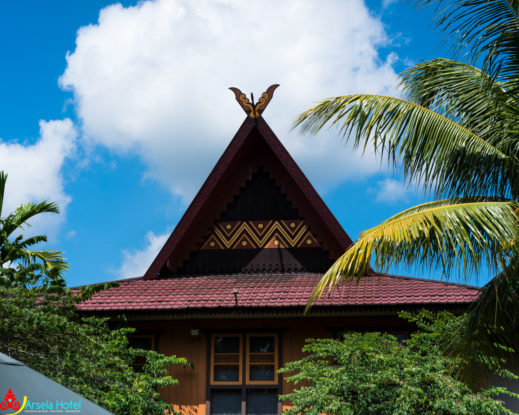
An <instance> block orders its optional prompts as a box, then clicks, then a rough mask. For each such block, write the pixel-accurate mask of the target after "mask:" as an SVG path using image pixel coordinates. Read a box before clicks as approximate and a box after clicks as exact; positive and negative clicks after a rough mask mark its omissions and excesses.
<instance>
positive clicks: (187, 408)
mask: <svg viewBox="0 0 519 415" xmlns="http://www.w3.org/2000/svg"><path fill="white" fill-rule="evenodd" d="M131 324H132V326H134V327H136V328H137V329H138V331H140V332H155V333H157V334H158V351H159V352H160V353H163V354H165V355H173V354H174V355H177V356H181V357H185V358H186V359H188V360H189V361H190V362H191V363H193V365H194V368H190V367H185V368H178V367H174V368H171V369H170V374H171V376H173V377H174V378H175V379H178V380H179V384H178V385H177V386H174V387H169V388H164V389H162V390H161V391H160V393H161V395H162V396H163V397H164V398H165V399H166V400H167V401H168V402H170V403H172V404H173V405H174V407H175V410H176V411H178V412H179V413H180V414H182V415H205V414H206V408H207V406H206V405H207V374H208V366H207V364H208V356H209V353H208V350H207V345H208V336H210V334H211V333H212V332H241V333H257V332H277V333H279V336H280V345H281V359H282V362H281V365H284V364H285V363H286V362H290V361H294V360H298V359H301V358H302V357H303V352H302V348H303V346H304V344H305V340H306V339H308V338H325V337H332V336H333V335H335V334H336V333H338V331H339V330H341V329H353V330H359V331H363V330H367V331H369V330H388V331H391V330H396V331H402V330H409V326H408V325H407V324H406V322H403V321H402V320H399V319H397V318H396V317H348V318H320V319H317V318H293V319H286V318H278V319H274V318H265V319H218V320H216V319H212V320H164V321H146V322H144V321H134V322H133V323H132V322H131ZM191 329H198V330H200V335H199V336H191V335H190V330H191ZM292 390H293V385H292V384H289V383H286V382H284V381H283V385H282V393H283V394H285V393H290V392H291V391H292ZM287 408H288V405H287V403H284V404H283V410H285V409H287Z"/></svg>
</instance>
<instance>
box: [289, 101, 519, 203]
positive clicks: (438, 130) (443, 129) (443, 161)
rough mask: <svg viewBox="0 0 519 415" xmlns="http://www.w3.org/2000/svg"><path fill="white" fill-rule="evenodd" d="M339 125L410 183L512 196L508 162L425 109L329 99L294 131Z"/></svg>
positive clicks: (478, 139)
mask: <svg viewBox="0 0 519 415" xmlns="http://www.w3.org/2000/svg"><path fill="white" fill-rule="evenodd" d="M327 125H328V126H338V127H339V129H340V130H339V131H340V134H341V135H342V136H344V137H346V138H347V139H349V138H350V137H352V139H353V144H354V146H355V147H362V148H363V149H364V151H365V150H366V148H367V146H368V145H371V147H372V148H374V149H375V151H376V152H378V153H379V154H381V155H385V156H386V157H387V159H388V161H389V162H390V163H392V164H393V165H397V164H398V163H399V162H401V163H402V167H403V171H404V174H405V175H406V177H407V179H408V180H413V179H414V180H417V181H421V182H422V183H423V185H424V186H425V189H426V190H434V191H435V192H436V193H437V194H445V193H447V195H458V194H463V193H464V194H466V195H484V194H488V195H494V196H497V197H499V196H503V195H510V194H511V189H510V187H511V183H510V180H511V179H510V177H509V175H507V174H503V172H506V171H508V170H510V171H515V170H514V169H513V165H512V162H511V159H510V157H509V156H508V155H507V154H505V153H503V152H502V151H501V150H499V148H497V147H496V146H493V145H492V144H491V143H489V142H487V141H485V140H484V139H482V138H481V137H479V136H478V135H476V134H474V133H473V132H472V131H470V130H468V129H467V128H465V127H463V126H461V125H459V124H457V123H456V122H454V121H452V120H450V119H448V118H446V117H444V116H442V115H441V114H437V113H435V112H433V111H431V110H429V109H427V108H425V107H422V106H420V105H417V104H415V103H413V102H409V101H405V100H403V99H399V98H393V97H387V96H380V95H346V96H339V97H334V98H328V99H325V100H323V101H321V102H320V103H319V104H318V105H316V106H314V107H312V108H310V109H309V110H308V111H306V112H304V113H302V114H300V115H299V117H298V118H297V119H296V120H295V122H294V128H295V127H300V128H301V130H302V131H303V132H304V133H317V132H318V131H320V130H321V129H322V128H323V127H325V126H327Z"/></svg>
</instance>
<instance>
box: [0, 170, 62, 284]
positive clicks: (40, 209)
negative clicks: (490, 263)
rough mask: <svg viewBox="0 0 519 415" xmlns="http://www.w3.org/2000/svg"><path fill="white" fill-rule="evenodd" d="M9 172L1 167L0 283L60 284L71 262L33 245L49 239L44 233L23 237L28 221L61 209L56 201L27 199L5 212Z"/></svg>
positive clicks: (56, 253) (55, 253) (56, 252)
mask: <svg viewBox="0 0 519 415" xmlns="http://www.w3.org/2000/svg"><path fill="white" fill-rule="evenodd" d="M6 181H7V174H5V173H4V172H3V171H0V284H1V285H4V286H21V287H26V288H29V287H33V286H50V285H52V286H61V287H63V286H64V285H65V282H64V279H63V272H64V271H66V270H67V269H68V265H67V263H66V262H65V260H64V259H63V257H62V256H61V252H60V251H51V250H41V249H31V247H34V246H35V245H38V244H40V243H43V242H47V237H46V236H45V235H35V236H31V237H28V238H24V237H23V235H22V234H21V233H20V232H21V231H23V230H25V229H27V227H28V226H29V224H28V221H29V220H30V219H32V218H33V217H35V216H36V215H39V214H41V213H59V208H58V205H57V204H56V203H53V202H48V201H44V202H40V203H31V202H29V203H26V204H23V205H21V206H19V207H18V208H17V209H16V210H15V211H14V212H12V213H9V214H8V215H7V216H2V207H3V202H4V195H5V185H6Z"/></svg>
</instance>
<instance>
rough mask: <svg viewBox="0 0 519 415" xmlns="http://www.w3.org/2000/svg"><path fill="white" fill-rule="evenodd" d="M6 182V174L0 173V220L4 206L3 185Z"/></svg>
mask: <svg viewBox="0 0 519 415" xmlns="http://www.w3.org/2000/svg"><path fill="white" fill-rule="evenodd" d="M6 182H7V173H5V172H3V171H0V218H1V217H2V208H3V206H4V194H5V183H6Z"/></svg>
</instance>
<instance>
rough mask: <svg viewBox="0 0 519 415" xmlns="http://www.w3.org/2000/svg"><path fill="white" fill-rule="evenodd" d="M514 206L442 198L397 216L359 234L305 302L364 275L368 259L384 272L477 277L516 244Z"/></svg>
mask: <svg viewBox="0 0 519 415" xmlns="http://www.w3.org/2000/svg"><path fill="white" fill-rule="evenodd" d="M517 208H518V204H517V202H515V201H501V200H498V201H496V200H482V199H474V200H470V199H445V200H440V201H435V202H429V203H426V204H424V205H419V206H416V207H414V208H411V209H408V210H406V211H404V212H401V213H399V214H397V215H395V216H393V217H391V218H389V219H388V220H386V221H384V222H382V223H381V224H380V225H378V226H376V227H374V228H372V229H369V230H367V231H365V232H362V233H361V235H360V237H359V239H358V240H357V241H356V242H355V244H354V245H352V246H350V248H349V249H348V250H347V251H346V252H345V253H344V254H343V255H342V256H341V257H340V258H339V259H338V260H337V261H336V262H335V263H334V264H333V265H332V267H331V268H330V269H329V270H328V271H327V272H326V274H325V275H324V276H323V278H322V279H321V281H320V282H319V284H318V285H317V287H316V289H315V290H314V292H313V294H312V297H311V299H310V301H309V304H310V303H312V302H313V301H314V300H315V299H316V298H319V297H320V296H321V295H322V294H323V293H324V292H325V291H326V289H327V288H328V290H329V291H331V290H332V289H333V288H334V287H335V286H336V285H337V284H338V283H339V282H340V281H341V280H343V279H352V278H361V277H363V276H364V275H366V274H367V273H368V272H369V271H370V263H371V261H372V260H374V266H375V267H376V268H377V269H378V270H380V271H382V272H384V271H387V270H388V269H389V268H390V267H391V266H392V265H394V264H395V263H398V264H402V265H405V266H410V265H418V266H420V265H421V266H423V265H428V266H432V267H435V266H441V267H442V268H443V270H444V275H445V276H446V277H449V274H450V272H451V271H452V270H456V271H457V272H459V273H460V275H462V277H466V276H467V275H469V273H470V274H472V273H477V272H478V270H479V268H480V266H481V264H483V263H488V264H495V263H496V258H504V257H505V256H506V254H507V253H508V252H509V251H510V250H511V249H512V248H513V244H514V243H516V242H517V241H518V240H519V224H518V223H517V215H516V213H515V211H514V209H517ZM495 265H496V266H497V265H498V264H495Z"/></svg>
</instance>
